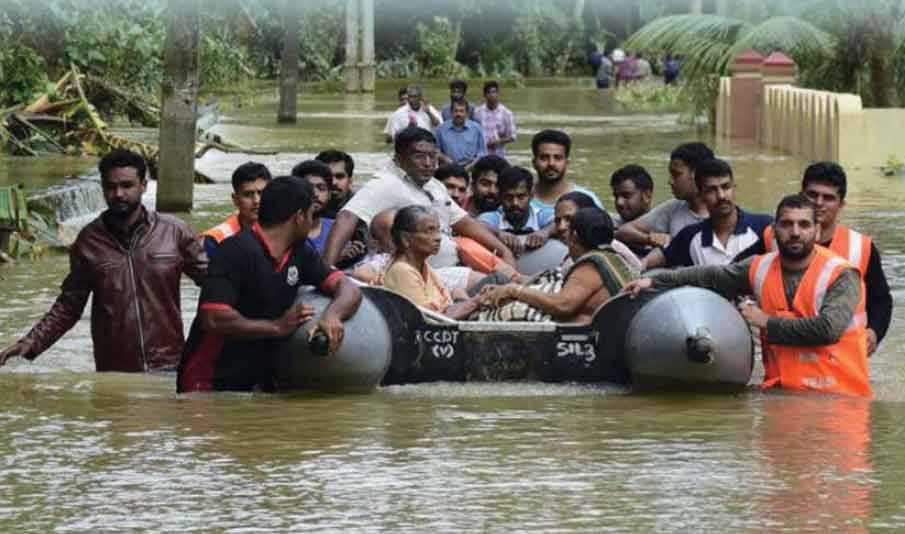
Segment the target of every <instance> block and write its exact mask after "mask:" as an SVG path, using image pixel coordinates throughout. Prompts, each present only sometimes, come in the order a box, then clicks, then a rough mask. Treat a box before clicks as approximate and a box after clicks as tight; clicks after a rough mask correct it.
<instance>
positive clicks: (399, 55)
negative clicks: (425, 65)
mask: <svg viewBox="0 0 905 534" xmlns="http://www.w3.org/2000/svg"><path fill="white" fill-rule="evenodd" d="M375 71H376V73H377V77H378V78H397V79H407V78H420V77H421V65H420V64H419V63H418V58H417V57H416V56H415V54H414V53H411V52H408V53H407V52H406V51H405V50H404V49H402V48H400V49H398V50H397V52H396V53H394V54H391V55H390V58H389V59H384V60H382V61H378V62H377V65H376V66H375Z"/></svg>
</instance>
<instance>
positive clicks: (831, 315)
mask: <svg viewBox="0 0 905 534" xmlns="http://www.w3.org/2000/svg"><path fill="white" fill-rule="evenodd" d="M773 232H774V234H775V236H776V241H777V248H778V251H777V252H771V253H769V254H764V255H760V256H754V257H753V258H749V259H747V260H745V261H743V262H740V263H732V264H729V265H712V266H701V267H690V268H687V269H679V270H676V271H667V272H663V273H660V274H657V275H656V276H654V277H652V278H642V279H639V280H636V281H634V282H630V283H629V284H628V285H627V286H626V287H625V290H624V292H625V293H628V294H629V295H632V296H635V295H637V294H638V293H639V292H640V291H641V290H644V289H649V288H655V289H670V288H674V287H679V286H683V285H693V286H698V287H704V288H708V289H711V290H713V291H716V292H717V293H720V294H722V295H723V296H725V297H726V298H729V299H735V298H738V297H742V296H744V295H752V294H753V295H754V300H753V301H752V300H750V299H749V300H745V301H743V302H742V303H741V304H739V311H740V312H741V314H742V316H743V317H744V318H745V320H746V321H747V322H748V324H749V325H751V326H754V327H757V328H758V329H760V332H761V341H762V346H763V360H764V371H765V372H764V383H763V385H762V387H764V388H770V387H780V388H783V389H792V390H805V391H815V392H821V393H835V394H843V395H855V396H870V395H871V388H870V381H869V373H868V365H867V332H866V329H865V324H866V322H867V319H866V314H865V311H864V285H863V284H862V283H861V276H860V274H859V273H858V270H857V268H856V267H855V266H854V265H852V264H851V263H849V262H848V261H846V260H844V259H842V258H841V257H839V256H838V255H836V254H834V253H833V252H831V251H829V250H828V249H826V248H823V247H821V246H819V245H816V241H817V234H818V226H817V216H816V213H815V208H814V204H813V203H812V202H811V201H810V199H808V197H806V196H804V195H802V194H797V195H790V196H787V197H785V198H783V199H782V200H781V201H780V203H779V206H778V207H777V208H776V220H775V222H774V223H773Z"/></svg>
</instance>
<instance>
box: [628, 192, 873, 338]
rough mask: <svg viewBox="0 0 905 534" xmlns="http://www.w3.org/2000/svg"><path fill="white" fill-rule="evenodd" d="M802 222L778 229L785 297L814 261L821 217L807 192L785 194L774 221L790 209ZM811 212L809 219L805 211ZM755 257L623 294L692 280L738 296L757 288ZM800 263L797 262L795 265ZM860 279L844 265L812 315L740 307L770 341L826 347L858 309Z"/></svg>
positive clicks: (659, 278)
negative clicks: (753, 279) (792, 315)
mask: <svg viewBox="0 0 905 534" xmlns="http://www.w3.org/2000/svg"><path fill="white" fill-rule="evenodd" d="M789 199H795V200H793V201H792V202H793V203H794V202H797V203H798V207H794V206H793V207H787V205H788V204H789ZM801 213H804V216H805V218H804V220H803V221H796V223H801V224H802V225H803V226H807V228H804V229H802V230H801V231H800V233H799V231H798V230H795V231H794V232H779V231H777V233H776V235H777V240H778V241H779V245H780V246H779V255H780V260H781V263H782V280H783V287H784V289H785V295H786V301H787V302H789V303H792V302H793V301H794V300H795V297H796V292H797V290H798V286H799V283H800V282H801V280H802V277H803V275H804V273H805V271H806V270H807V267H808V266H809V265H810V263H809V262H810V259H809V258H811V257H813V254H812V252H814V247H815V241H816V238H817V222H816V215H815V213H814V205H813V204H812V203H811V202H810V200H808V199H807V197H804V196H803V195H790V196H789V197H786V198H784V199H783V200H782V201H781V202H780V204H779V207H778V208H777V210H776V219H775V220H776V222H775V223H774V226H775V227H776V228H779V227H780V226H781V225H783V224H785V220H784V218H788V217H789V216H790V214H798V215H801ZM808 215H809V216H810V219H808V217H807V216H808ZM755 258H756V257H752V258H748V259H746V260H744V261H742V262H739V263H733V264H729V265H712V266H699V267H688V268H685V269H679V270H676V271H668V272H663V273H660V274H657V275H656V276H653V277H651V278H641V279H639V280H636V281H633V282H631V283H630V284H629V285H627V286H626V288H625V289H624V292H625V293H629V294H638V293H639V292H640V291H641V290H642V289H648V288H651V287H653V288H656V289H670V288H674V287H679V286H684V285H691V286H698V287H704V288H707V289H712V290H713V291H716V292H717V293H720V294H721V295H723V296H724V297H726V298H728V299H736V298H739V297H742V296H746V295H751V294H753V293H754V292H755V291H754V289H753V288H752V287H751V283H750V281H749V271H750V268H751V264H752V263H753V262H754V260H755ZM796 263H797V264H798V265H796ZM861 292H862V288H861V279H860V275H859V274H858V271H857V270H856V269H854V268H849V269H846V270H845V271H844V272H843V273H842V274H840V275H839V277H838V278H837V279H836V280H835V281H834V282H832V283H831V284H830V285H829V287H828V288H827V291H826V295H825V296H824V299H823V304H822V305H821V306H820V308H819V310H818V313H817V314H816V315H815V316H813V317H802V318H785V317H778V316H768V315H767V314H766V313H764V311H763V310H762V309H761V308H760V307H759V306H758V305H757V304H756V303H754V302H753V301H747V302H743V303H742V304H741V305H740V306H739V311H740V312H741V314H742V316H743V317H744V318H745V320H746V321H748V323H749V324H750V325H752V326H756V327H758V328H760V329H762V331H765V339H766V341H767V342H769V343H771V344H776V345H792V346H823V345H831V344H833V343H835V342H836V341H837V340H838V339H839V337H840V336H841V335H842V333H843V332H844V331H845V330H846V328H847V327H848V325H849V323H850V322H851V321H852V318H853V316H854V314H855V308H856V306H857V304H858V301H859V299H860V298H861Z"/></svg>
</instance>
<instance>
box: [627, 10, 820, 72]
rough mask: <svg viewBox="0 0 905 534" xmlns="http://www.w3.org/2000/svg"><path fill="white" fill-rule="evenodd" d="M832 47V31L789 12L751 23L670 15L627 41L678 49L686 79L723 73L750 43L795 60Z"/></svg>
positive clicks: (641, 46) (651, 47)
mask: <svg viewBox="0 0 905 534" xmlns="http://www.w3.org/2000/svg"><path fill="white" fill-rule="evenodd" d="M834 46H835V40H834V39H833V37H832V36H831V35H830V34H828V33H826V32H824V31H823V30H821V29H820V28H817V27H816V26H814V25H812V24H810V23H808V22H806V21H804V20H802V19H799V18H796V17H790V16H781V17H773V18H769V19H767V20H765V21H764V22H762V23H760V24H757V25H753V24H751V23H749V22H746V21H744V20H741V19H736V18H733V17H726V16H720V15H673V16H669V17H662V18H659V19H657V20H654V21H653V22H651V23H649V24H647V25H646V26H644V27H643V28H641V29H640V30H638V31H637V32H636V33H635V34H634V35H632V36H631V37H629V39H628V40H627V41H626V43H625V47H626V48H632V49H644V50H647V51H649V52H651V53H671V54H681V55H682V56H683V57H684V60H683V64H682V76H683V77H686V78H699V77H702V76H713V75H720V74H724V73H725V72H726V69H727V67H728V65H729V62H730V61H731V60H732V58H733V57H734V56H735V55H736V54H738V53H740V52H743V51H745V50H749V49H752V48H753V49H755V50H758V51H760V52H762V53H764V54H769V53H771V52H773V51H776V50H782V51H783V52H784V53H786V54H788V55H790V56H792V57H793V58H794V59H795V60H796V61H797V60H799V59H800V60H807V59H808V58H810V57H813V56H814V55H823V56H828V55H829V54H831V53H832V52H833V47H834Z"/></svg>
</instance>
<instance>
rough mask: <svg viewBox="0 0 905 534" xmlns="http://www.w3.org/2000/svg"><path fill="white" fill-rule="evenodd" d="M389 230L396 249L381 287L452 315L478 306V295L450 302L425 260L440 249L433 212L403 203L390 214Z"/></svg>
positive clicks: (462, 316) (463, 314)
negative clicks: (391, 224)
mask: <svg viewBox="0 0 905 534" xmlns="http://www.w3.org/2000/svg"><path fill="white" fill-rule="evenodd" d="M390 234H391V236H392V239H393V245H394V246H395V247H396V249H395V252H394V253H393V258H392V260H391V262H390V265H389V267H387V270H386V271H385V272H384V275H383V286H384V287H385V288H387V289H390V290H393V291H395V292H397V293H399V294H401V295H403V296H404V297H406V298H407V299H409V300H410V301H412V302H413V303H415V304H416V305H418V306H421V307H423V308H427V309H428V310H431V311H434V312H437V313H442V314H444V315H446V316H447V317H450V318H452V319H465V318H467V317H468V316H469V315H471V314H472V313H473V312H474V311H475V310H477V309H478V308H479V307H480V305H481V302H482V301H483V297H482V296H480V295H478V296H475V297H472V298H470V299H468V300H465V301H463V302H460V303H453V299H452V296H450V294H449V292H448V291H447V290H446V289H445V288H444V287H443V282H442V281H441V280H440V278H439V277H438V276H437V273H436V272H435V271H434V270H433V269H432V268H431V266H430V264H428V263H427V258H428V257H430V256H432V255H434V254H436V253H437V252H438V251H439V250H440V220H439V219H438V217H437V215H436V214H434V213H433V212H431V211H430V210H428V209H427V208H425V207H423V206H406V207H404V208H402V209H400V210H399V211H398V212H397V213H396V216H395V217H394V218H393V227H392V229H391V230H390Z"/></svg>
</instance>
